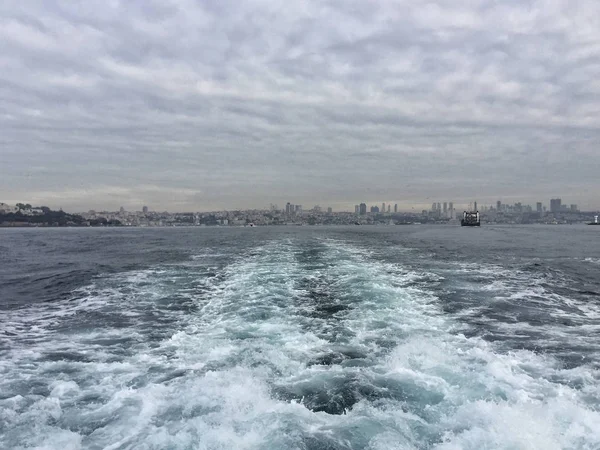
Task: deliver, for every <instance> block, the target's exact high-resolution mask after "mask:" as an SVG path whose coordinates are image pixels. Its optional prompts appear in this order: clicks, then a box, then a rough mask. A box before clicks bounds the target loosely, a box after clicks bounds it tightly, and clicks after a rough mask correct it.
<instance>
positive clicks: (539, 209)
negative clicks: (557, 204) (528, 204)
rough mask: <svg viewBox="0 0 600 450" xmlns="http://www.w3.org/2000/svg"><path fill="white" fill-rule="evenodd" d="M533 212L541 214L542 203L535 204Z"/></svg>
mask: <svg viewBox="0 0 600 450" xmlns="http://www.w3.org/2000/svg"><path fill="white" fill-rule="evenodd" d="M535 210H536V211H537V212H539V213H541V212H542V202H537V203H536V204H535Z"/></svg>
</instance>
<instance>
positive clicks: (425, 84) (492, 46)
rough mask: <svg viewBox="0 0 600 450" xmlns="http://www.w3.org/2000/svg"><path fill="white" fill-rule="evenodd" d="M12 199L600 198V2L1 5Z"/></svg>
mask: <svg viewBox="0 0 600 450" xmlns="http://www.w3.org/2000/svg"><path fill="white" fill-rule="evenodd" d="M0 100H1V101H0V201H4V202H8V203H15V202H17V201H27V202H31V203H35V204H46V205H49V206H51V207H58V206H62V207H63V208H65V209H67V210H87V209H91V208H93V209H102V208H110V209H116V208H118V207H119V206H121V205H123V206H125V207H126V208H128V209H141V206H142V205H143V204H147V205H149V206H150V207H151V208H153V209H160V210H163V209H169V210H172V211H182V210H214V209H234V208H241V207H261V206H266V205H268V204H269V203H271V202H273V203H278V204H279V205H280V206H281V205H282V204H284V203H285V202H286V201H291V202H292V203H301V204H303V205H304V206H305V207H311V206H313V205H314V204H321V205H322V206H328V205H332V206H334V209H353V206H352V205H354V204H355V203H359V202H361V201H365V202H368V203H369V202H371V203H374V202H378V203H379V202H381V201H386V202H397V203H399V204H400V205H402V206H403V207H404V208H410V207H411V206H412V205H416V206H419V205H423V204H431V202H432V201H434V200H435V201H451V200H453V201H455V202H456V203H458V204H460V203H463V202H469V201H471V200H479V202H480V204H481V203H492V202H495V200H496V199H502V200H504V201H505V202H513V201H525V202H533V201H536V200H543V201H544V203H546V204H547V203H548V199H549V198H550V197H553V196H562V198H563V202H566V203H579V204H580V206H581V207H582V208H583V209H596V208H599V207H600V189H599V180H600V1H598V0H578V1H576V2H574V1H569V0H541V1H528V0H506V1H487V0H437V1H431V2H420V1H412V0H410V1H409V0H405V1H402V0H398V1H388V0H377V1H368V0H354V1H348V0H343V1H342V0H333V1H290V0H285V1H274V0H256V1H244V2H242V1H237V0H235V1H233V0H231V1H229V0H207V1H192V0H160V1H159V0H152V1H149V0H138V1H133V0H127V1H115V0H101V1H90V0H81V1H79V2H77V1H72V0H68V1H67V0H65V1H48V0H40V1H34V0H27V1H23V0H19V1H12V0H3V1H2V2H0Z"/></svg>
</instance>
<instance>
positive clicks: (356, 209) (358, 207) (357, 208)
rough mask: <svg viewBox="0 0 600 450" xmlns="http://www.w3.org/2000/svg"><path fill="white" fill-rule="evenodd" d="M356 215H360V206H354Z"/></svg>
mask: <svg viewBox="0 0 600 450" xmlns="http://www.w3.org/2000/svg"><path fill="white" fill-rule="evenodd" d="M354 214H360V205H354Z"/></svg>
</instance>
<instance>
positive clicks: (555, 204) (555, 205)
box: [550, 198, 562, 213]
mask: <svg viewBox="0 0 600 450" xmlns="http://www.w3.org/2000/svg"><path fill="white" fill-rule="evenodd" d="M561 203H562V200H561V199H560V198H552V199H550V211H551V212H553V213H556V212H560V210H561Z"/></svg>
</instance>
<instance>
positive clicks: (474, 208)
mask: <svg viewBox="0 0 600 450" xmlns="http://www.w3.org/2000/svg"><path fill="white" fill-rule="evenodd" d="M473 211H479V210H478V209H477V202H474V203H473Z"/></svg>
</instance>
